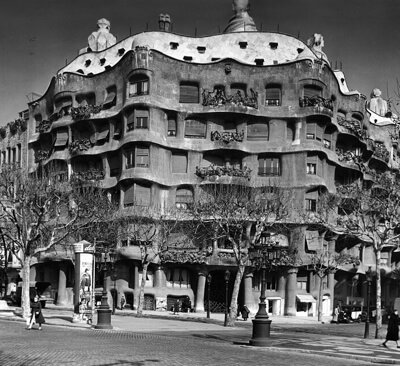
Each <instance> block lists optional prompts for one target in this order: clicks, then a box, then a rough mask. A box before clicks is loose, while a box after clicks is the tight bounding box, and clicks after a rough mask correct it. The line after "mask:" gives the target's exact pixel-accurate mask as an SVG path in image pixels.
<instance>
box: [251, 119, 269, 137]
mask: <svg viewBox="0 0 400 366" xmlns="http://www.w3.org/2000/svg"><path fill="white" fill-rule="evenodd" d="M268 134H269V131H268V123H267V122H257V123H250V124H248V125H247V140H268V137H269V136H268Z"/></svg>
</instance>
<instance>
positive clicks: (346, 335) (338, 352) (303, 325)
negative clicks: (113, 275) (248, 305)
mask: <svg viewBox="0 0 400 366" xmlns="http://www.w3.org/2000/svg"><path fill="white" fill-rule="evenodd" d="M16 310H17V311H18V308H17V309H16ZM43 313H44V316H45V318H46V326H47V325H51V326H63V327H74V328H86V329H92V328H93V326H92V325H90V324H87V323H86V322H79V323H73V322H72V314H73V312H72V308H71V309H69V308H60V307H57V306H55V305H48V306H46V308H45V309H44V310H43ZM135 315H136V311H132V310H123V311H122V310H116V314H115V315H113V316H112V326H113V330H108V331H111V332H113V331H128V332H136V333H160V334H163V335H167V334H170V335H174V334H176V335H177V336H181V335H182V336H191V335H192V334H193V332H199V333H202V334H204V336H205V337H216V339H218V340H220V341H225V342H230V343H232V344H236V345H238V346H242V347H251V346H249V340H250V338H251V336H252V322H251V321H243V320H238V321H237V322H236V327H234V328H232V327H224V326H223V323H224V314H210V319H207V317H206V314H205V313H179V315H173V313H172V312H167V311H166V312H155V311H144V312H143V317H141V318H137V317H136V316H135ZM0 318H2V319H9V320H13V321H21V322H22V321H23V319H22V318H21V317H20V316H17V315H15V314H14V313H13V312H12V311H3V310H0ZM270 319H271V320H272V325H271V337H270V343H269V345H268V348H271V349H273V350H274V351H280V352H303V353H311V354H319V355H325V356H330V357H339V358H346V359H359V360H363V361H369V362H374V363H384V364H398V365H400V349H397V348H395V347H396V346H395V344H394V343H393V342H389V343H388V346H389V348H384V347H382V346H381V344H382V342H383V340H381V339H374V338H372V337H373V334H374V330H375V325H374V324H371V325H370V337H371V338H368V339H364V338H362V337H363V335H364V323H361V324H340V325H336V324H329V322H330V317H324V319H323V322H318V320H317V318H316V317H284V316H271V317H270ZM95 324H97V316H95V318H94V319H93V325H95ZM384 331H386V326H384ZM177 332H180V333H177ZM259 350H262V349H261V348H259Z"/></svg>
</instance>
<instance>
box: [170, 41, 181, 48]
mask: <svg viewBox="0 0 400 366" xmlns="http://www.w3.org/2000/svg"><path fill="white" fill-rule="evenodd" d="M178 46H179V43H177V42H170V43H169V47H170V48H171V50H177V49H178Z"/></svg>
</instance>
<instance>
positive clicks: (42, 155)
mask: <svg viewBox="0 0 400 366" xmlns="http://www.w3.org/2000/svg"><path fill="white" fill-rule="evenodd" d="M49 156H50V151H47V150H38V151H37V152H36V159H35V160H36V162H38V163H39V162H41V161H44V160H46V159H48V157H49Z"/></svg>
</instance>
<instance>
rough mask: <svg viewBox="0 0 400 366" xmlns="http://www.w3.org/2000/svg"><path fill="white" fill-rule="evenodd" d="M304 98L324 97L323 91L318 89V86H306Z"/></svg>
mask: <svg viewBox="0 0 400 366" xmlns="http://www.w3.org/2000/svg"><path fill="white" fill-rule="evenodd" d="M303 96H304V98H306V97H308V98H312V97H315V96H319V97H320V96H322V90H321V88H318V87H317V86H314V85H306V86H305V87H304V89H303Z"/></svg>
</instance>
